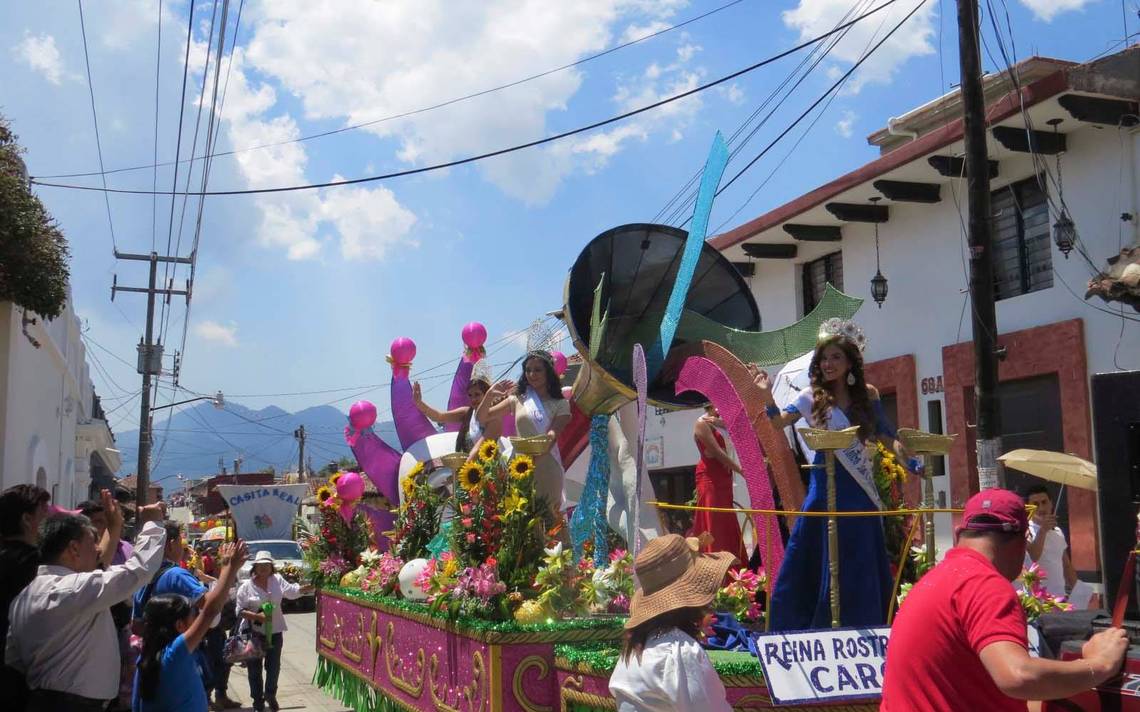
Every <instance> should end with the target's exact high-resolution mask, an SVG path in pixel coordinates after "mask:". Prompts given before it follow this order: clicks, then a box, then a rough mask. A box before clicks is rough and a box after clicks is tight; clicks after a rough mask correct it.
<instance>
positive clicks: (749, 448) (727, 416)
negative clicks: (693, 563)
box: [676, 356, 784, 576]
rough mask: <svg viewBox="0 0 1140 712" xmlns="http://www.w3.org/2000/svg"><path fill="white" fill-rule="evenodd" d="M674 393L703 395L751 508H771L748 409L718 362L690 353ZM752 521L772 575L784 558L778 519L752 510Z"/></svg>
mask: <svg viewBox="0 0 1140 712" xmlns="http://www.w3.org/2000/svg"><path fill="white" fill-rule="evenodd" d="M676 388H677V393H678V394H680V393H684V392H686V391H696V392H697V393H700V394H702V395H704V396H705V397H706V398H708V399H709V401H711V402H712V404H713V405H715V406H716V409H717V411H719V412H720V417H721V420H723V421H724V425H725V428H726V429H727V430H728V435H729V437H730V438H732V444H733V446H734V447H735V448H736V454H737V456H738V457H739V458H740V468H741V469H742V470H743V471H744V483H745V484H746V485H747V486H748V496H749V498H750V499H751V500H752V508H753V509H775V508H776V502H775V498H774V497H773V496H772V486H771V484H770V481H769V475H768V468H767V466H766V465H765V464H764V451H763V450H762V449H761V447H760V441H759V440H758V439H757V438H756V432H755V431H754V430H753V429H752V423H751V422H750V421H749V419H748V412H747V411H746V410H745V408H744V403H743V402H742V401H741V399H740V394H738V393H737V392H736V389H735V388H733V386H732V383H730V382H729V380H728V376H726V375H725V373H724V371H723V370H721V368H720V366H718V365H716V364H715V363H713V361H712V360H711V359H708V358H706V357H704V356H690V357H689V358H688V359H686V360H685V364H684V365H683V366H682V367H681V373H680V375H678V376H677V384H676ZM752 522H753V524H755V525H756V539H757V545H758V546H761V547H763V548H762V549H761V554H762V556H764V557H766V558H765V561H764V569H765V570H766V571H767V572H768V575H769V576H772V575H773V574H774V572H778V571H779V570H780V563H781V562H782V561H783V559H784V542H783V540H782V539H780V523H779V520H778V519H777V518H776V517H775V515H771V514H753V515H752ZM765 532H767V533H768V541H766V542H765V541H763V539H764V533H765Z"/></svg>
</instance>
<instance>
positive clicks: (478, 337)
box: [462, 321, 487, 349]
mask: <svg viewBox="0 0 1140 712" xmlns="http://www.w3.org/2000/svg"><path fill="white" fill-rule="evenodd" d="M462 336H463V345H464V346H466V347H468V348H471V349H477V348H479V347H480V346H482V345H483V344H485V343H487V327H485V326H483V325H482V324H480V323H479V322H477V321H473V322H471V323H470V324H468V325H467V326H465V327H463V333H462Z"/></svg>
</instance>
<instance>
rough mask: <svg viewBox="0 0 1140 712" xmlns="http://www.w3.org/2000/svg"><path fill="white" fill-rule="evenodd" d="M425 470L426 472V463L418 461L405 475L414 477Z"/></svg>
mask: <svg viewBox="0 0 1140 712" xmlns="http://www.w3.org/2000/svg"><path fill="white" fill-rule="evenodd" d="M423 472H424V463H422V462H417V463H416V464H414V465H412V469H410V470H408V474H406V475H404V476H405V477H407V478H408V479H412V478H414V477H419V476H420V475H422V474H423Z"/></svg>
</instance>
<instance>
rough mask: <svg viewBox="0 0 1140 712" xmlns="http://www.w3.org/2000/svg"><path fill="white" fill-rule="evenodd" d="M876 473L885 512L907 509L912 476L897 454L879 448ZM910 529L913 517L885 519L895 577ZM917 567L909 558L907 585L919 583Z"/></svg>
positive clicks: (905, 567)
mask: <svg viewBox="0 0 1140 712" xmlns="http://www.w3.org/2000/svg"><path fill="white" fill-rule="evenodd" d="M873 473H874V477H875V487H876V488H877V489H878V491H879V499H880V500H882V502H883V507H884V508H885V509H904V508H906V499H905V498H904V496H903V487H904V486H905V485H906V482H907V480H908V479H909V478H910V472H909V471H908V470H907V469H906V468H905V467H903V465H902V464H901V463H899V461H898V457H897V456H896V455H895V453H894V452H893V451H891V450H890V449H888V448H886V447H884V446H883V444H882V443H876V444H875V453H874V457H873ZM910 526H911V517H884V518H883V535H884V538H885V540H886V545H887V560H888V561H890V562H891V573H892V574H896V573H897V569H898V566H899V563H898V562H899V559H900V558H901V557H902V554H903V548H904V547H905V546H907V543H906V537H907V531H908V530H909V528H910ZM917 565H918V562H916V561H915V559H914V557H913V556H907V557H906V559H905V560H904V561H903V563H902V566H903V574H902V578H901V581H902V583H903V584H907V583H914V582H915V581H917V580H918V577H919V576H920V573H919V571H918V568H917ZM927 568H929V567H927Z"/></svg>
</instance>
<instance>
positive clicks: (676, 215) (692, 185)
mask: <svg viewBox="0 0 1140 712" xmlns="http://www.w3.org/2000/svg"><path fill="white" fill-rule="evenodd" d="M862 4H863V2H862V0H860V2H859V3H856V4H855V5H853V6H852V7H851V9H850V10H848V11H847V13H846V14H845V15H844V16H843V17H841V18H839V23H843V22H844V21H845V20H847V18H848V17H850V16H851V15H852V14H853V13H855V12H857V11H858V9H859V7H860V5H862ZM884 21H885V20H884ZM881 27H882V26H881V25H880V29H881ZM850 30H851V27H847V28H846V29H845V30H843V32H842V33H841V34H839V35H837V36H835V37H833V38H831V40H830V41H829V42H828V43H827V45H826V46H823V45H819V46H817V47H815V48H814V49H813V50H812V52H811V53H809V54H808V56H806V57H804V59H803V61H801V62H800V63H799V65H797V66H796V68H795V69H793V70H792V71H791V72H790V73H789V74H788V76H786V77H785V78H784V80H783V81H782V82H781V83H780V84H779V86H777V87H776V88H775V89H774V90H773V91H772V93H771V94H769V95H768V97H767V98H765V100H764V101H763V102H762V103H761V104H760V105H759V106H758V107H756V110H755V111H754V112H753V113H752V115H751V116H749V117H748V119H747V120H746V121H745V122H744V123H743V124H741V126H740V127H739V128H738V129H737V131H736V132H734V133H733V136H732V138H730V139H729V143H730V144H731V143H732V141H733V139H735V138H736V137H737V136H739V134H741V133H743V132H744V130H745V129H747V128H748V124H750V123H751V122H752V121H753V120H755V119H756V117H758V116H759V115H760V113H761V112H762V111H763V110H764V109H765V108H767V106H768V105H769V104H771V103H772V101H774V100H775V99H776V97H777V96H779V94H780V92H782V91H783V90H784V88H785V87H787V85H788V83H789V82H791V81H792V78H793V77H795V75H796V74H797V73H800V70H802V69H803V68H804V67H805V66H807V69H806V70H805V71H803V72H802V74H800V76H799V79H797V80H796V82H795V84H793V85H792V86H791V88H790V89H788V91H787V92H786V93H785V94H784V96H783V98H781V99H780V100H779V101H777V102H776V105H775V106H774V107H772V109H771V111H769V112H768V114H767V115H766V116H764V118H763V119H761V120H760V121H759V123H757V124H756V126H754V127H753V128H752V130H751V131H749V132H748V135H747V136H745V138H744V140H743V141H741V142H740V143H739V144H738V145H737V146H735V147H734V148H733V149H732V152H731V153H730V154H729V161H730V162H731V161H732V160H733V159H734V158H736V156H737V155H738V154H739V153H740V152H741V151H742V150H744V147H745V146H747V145H748V143H749V142H750V141H751V140H752V139H753V137H755V136H756V134H757V133H758V132H759V131H760V129H761V128H763V127H764V126H765V125H767V123H768V121H769V120H770V119H771V118H772V117H773V116H774V115H775V113H776V112H777V111H779V109H780V108H781V107H782V106H783V105H784V103H785V102H786V101H787V100H788V99H789V98H790V97H791V96H792V94H793V93H795V91H796V89H798V88H799V86H800V85H801V84H802V83H803V82H804V81H805V80H806V79H807V78H808V77H809V76H810V75H811V73H812V72H813V71H815V69H816V68H817V67H818V66H819V65H820V64H821V63H822V62H823V60H824V59H826V58H827V56H828V55H829V54H831V51H832V50H833V49H834V48H835V46H836V45H838V44H839V43H840V42H842V41H843V38H844V37H846V36H847V34H848V32H850ZM821 49H822V52H821V51H820V50H821ZM809 64H810V66H808V65H809ZM829 103H830V100H829ZM825 110H826V109H825ZM702 172H703V169H698V170H697V172H696V173H695V174H694V175H693V176H692V177H690V178H689V181H688V182H687V183H686V186H685V188H684V189H682V192H683V191H685V190H688V194H687V195H686V196H685V199H684V200H682V201H681V202H680V203H677V204H676V205H675V206H674V208H673V209H672V210H670V211H668V214H667V217H665V222H666V223H667V224H673V223H675V222H676V221H678V220H680V219H681V217H683V216H685V214H686V213H688V212H691V208H692V205H693V203H694V202H696V199H697V188H698V186H697V185H696V184H697V181H698V180H699V179H700V176H701V174H702ZM680 194H681V193H679V194H678V196H676V197H679V196H680ZM670 202H673V201H670ZM743 207H744V206H741V208H740V209H743ZM737 212H739V210H738V211H737ZM665 213H666V209H665V208H663V209H662V210H661V211H660V212H659V213H658V215H657V216H655V217H654V220H653V221H654V222H657V220H658V219H659V218H660V217H664V216H665ZM734 215H735V214H734ZM730 219H731V218H730ZM719 230H720V228H717V230H715V231H714V232H716V231H719Z"/></svg>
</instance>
